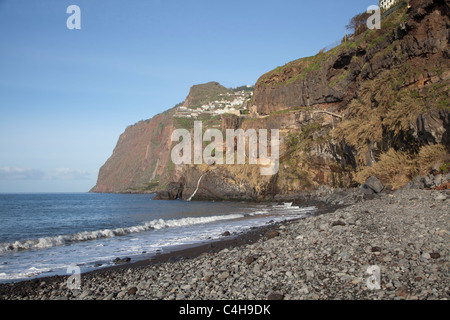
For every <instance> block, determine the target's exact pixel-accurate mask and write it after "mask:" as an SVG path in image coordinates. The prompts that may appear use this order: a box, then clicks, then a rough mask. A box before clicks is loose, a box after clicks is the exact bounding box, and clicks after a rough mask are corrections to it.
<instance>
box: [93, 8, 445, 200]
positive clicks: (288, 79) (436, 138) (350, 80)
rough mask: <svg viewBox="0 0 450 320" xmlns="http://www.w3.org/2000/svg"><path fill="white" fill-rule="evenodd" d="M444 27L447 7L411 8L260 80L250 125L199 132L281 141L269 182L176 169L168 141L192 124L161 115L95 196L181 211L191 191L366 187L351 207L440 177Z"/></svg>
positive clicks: (138, 128) (236, 168)
mask: <svg viewBox="0 0 450 320" xmlns="http://www.w3.org/2000/svg"><path fill="white" fill-rule="evenodd" d="M449 25H450V19H449V1H447V0H425V1H424V0H422V1H420V0H412V1H410V2H409V6H403V7H400V8H399V9H398V10H396V11H395V12H393V13H392V14H390V15H389V16H388V17H386V18H385V19H384V20H383V21H382V28H381V30H368V31H367V32H365V33H363V34H361V35H359V36H357V37H354V38H352V39H350V40H349V41H347V42H344V43H342V44H341V45H340V46H338V47H336V48H334V49H332V50H329V51H327V52H323V51H322V52H320V53H319V54H317V55H316V56H314V57H308V58H303V59H299V60H296V61H293V62H290V63H288V64H287V65H285V66H283V67H279V68H277V69H275V70H273V71H271V72H268V73H266V74H265V75H263V76H261V78H260V79H259V80H258V82H257V83H256V85H255V91H254V97H253V99H252V101H251V102H250V103H249V105H248V113H249V115H250V116H241V117H239V116H232V115H222V116H221V118H220V119H213V120H208V121H206V122H208V123H205V125H204V128H206V127H208V128H220V129H221V130H222V131H223V132H225V130H226V129H233V130H236V129H243V130H249V129H255V130H259V129H267V130H271V129H278V130H280V140H281V141H280V142H281V149H280V167H279V171H278V173H277V174H275V175H273V176H268V177H267V176H261V174H260V172H259V169H260V168H259V166H258V165H250V164H244V165H218V164H216V163H212V164H209V165H207V164H203V165H181V166H175V165H174V164H173V163H172V161H171V159H170V151H171V147H172V142H171V141H170V140H169V139H170V136H171V132H172V130H173V129H175V128H177V127H178V126H179V125H181V124H182V125H183V126H184V127H185V128H187V129H191V130H192V126H191V125H192V124H193V121H190V120H187V119H183V121H181V120H180V121H178V122H177V121H174V120H173V110H169V111H168V112H166V113H164V114H162V115H158V116H156V117H154V118H153V119H151V120H149V121H146V122H141V123H138V124H136V125H135V126H132V127H129V128H127V130H126V131H125V133H124V134H123V135H122V136H121V138H120V139H119V142H118V145H117V147H116V149H115V151H114V154H113V156H112V157H111V158H110V159H109V160H108V162H107V163H106V164H105V165H104V167H102V169H101V170H100V175H99V180H98V183H97V186H96V187H95V188H94V189H93V191H95V192H145V191H147V192H153V191H155V190H156V189H158V190H161V191H160V192H159V193H158V198H160V199H185V200H186V199H189V198H190V197H191V195H192V194H193V193H194V191H195V190H197V186H199V188H198V190H197V192H196V193H195V197H194V200H198V199H218V200H224V199H225V200H277V199H288V198H292V197H291V196H292V195H298V194H304V193H313V192H318V190H321V188H325V189H326V190H333V189H336V190H342V189H347V188H357V187H359V186H362V185H364V184H366V185H369V184H370V185H372V186H373V188H366V189H367V190H370V192H369V191H367V190H366V192H364V190H363V189H364V188H362V189H361V190H362V192H360V191H361V190H360V189H354V190H358V191H355V193H354V197H353V196H352V197H353V198H355V199H356V198H360V197H364V196H367V195H370V194H369V193H371V192H374V188H375V189H377V190H378V189H379V187H380V186H381V185H383V187H386V188H388V189H392V188H393V189H398V188H400V187H403V186H404V185H406V184H407V183H408V182H411V181H413V180H414V178H415V177H416V176H426V175H427V174H428V173H429V172H430V170H432V169H434V170H436V168H437V170H438V171H439V170H441V171H442V173H445V172H444V171H445V170H446V167H447V164H448V165H450V155H449V149H450V107H449V98H448V93H449V82H450V62H449V61H450V60H449V58H450V51H449V46H448V42H449V28H448V26H449ZM227 90H228V89H226V88H224V87H222V86H221V85H220V84H218V83H216V82H211V83H208V84H205V85H200V86H194V87H192V88H191V90H190V93H189V95H188V97H187V98H186V101H185V103H184V106H185V107H187V108H190V107H197V106H199V105H200V104H202V103H205V102H208V101H211V99H214V98H215V97H217V96H218V95H223V94H226V92H227ZM191 122H192V123H191ZM186 126H187V127H186ZM247 148H248V147H247ZM444 169H445V170H444ZM200 177H203V178H202V179H201V181H200V183H199V179H200ZM370 177H374V178H373V179H372V181H368V182H367V180H368V179H369V178H370ZM375 179H376V181H378V182H379V184H378V183H375V182H376V181H375ZM372 182H373V183H372ZM377 190H375V192H378V191H377ZM339 192H340V191H338V192H337V193H334V194H339Z"/></svg>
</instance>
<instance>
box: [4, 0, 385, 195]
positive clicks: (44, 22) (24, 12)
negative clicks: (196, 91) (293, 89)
mask: <svg viewBox="0 0 450 320" xmlns="http://www.w3.org/2000/svg"><path fill="white" fill-rule="evenodd" d="M372 4H377V2H376V1H365V0H346V1H335V0H333V1H331V0H330V1H328V0H323V1H299V0H294V1H290V0H289V1H288V0H277V1H264V0H258V1H253V0H241V1H234V0H232V1H215V0H183V1H180V0H128V1H125V0H120V1H119V0H108V1H106V0H70V1H66V0H0V114H1V115H0V192H87V191H89V189H90V188H91V187H93V186H94V185H95V183H96V179H97V174H98V169H99V168H100V167H101V166H102V165H103V164H104V162H105V161H106V160H107V159H108V158H109V157H110V156H111V154H112V151H113V149H114V147H115V144H116V142H117V140H118V138H119V135H120V134H121V133H122V132H123V131H124V129H125V128H126V127H127V126H128V125H131V124H134V123H136V122H138V121H140V120H145V119H149V118H151V117H152V116H154V115H155V114H158V113H160V112H162V111H164V110H167V109H169V108H171V107H173V106H174V105H175V104H177V103H178V102H181V101H183V100H184V99H185V97H186V95H187V94H188V92H189V88H190V87H191V86H192V85H194V84H199V83H205V82H209V81H218V82H220V83H221V84H222V85H224V86H226V87H234V86H237V85H246V84H254V83H255V82H256V81H257V79H258V78H259V76H261V75H262V74H264V73H266V72H268V71H270V70H272V69H274V68H276V67H277V66H281V65H284V64H285V63H287V62H289V61H292V60H295V59H298V58H301V57H306V56H311V55H315V54H316V53H317V52H318V51H319V50H320V49H321V48H323V47H325V46H327V45H329V44H331V43H333V42H334V41H336V40H340V39H341V38H342V37H343V36H344V33H345V25H346V24H348V21H349V20H350V18H351V17H352V16H353V15H355V14H356V13H359V12H362V11H365V10H366V9H367V8H368V7H369V5H372ZM70 5H78V6H79V7H80V9H81V30H69V29H68V28H67V26H66V21H67V19H68V18H69V16H70V14H67V13H66V9H67V7H68V6H70Z"/></svg>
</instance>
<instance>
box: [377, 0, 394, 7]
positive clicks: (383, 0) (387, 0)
mask: <svg viewBox="0 0 450 320" xmlns="http://www.w3.org/2000/svg"><path fill="white" fill-rule="evenodd" d="M395 3H397V0H380V2H379V7H380V8H383V9H389V8H390V7H392V6H393V5H394V4H395Z"/></svg>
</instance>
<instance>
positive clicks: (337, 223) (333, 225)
mask: <svg viewBox="0 0 450 320" xmlns="http://www.w3.org/2000/svg"><path fill="white" fill-rule="evenodd" d="M346 225H347V224H346V223H345V222H344V221H341V220H338V221H334V222H333V223H332V224H331V226H332V227H337V226H341V227H345V226H346Z"/></svg>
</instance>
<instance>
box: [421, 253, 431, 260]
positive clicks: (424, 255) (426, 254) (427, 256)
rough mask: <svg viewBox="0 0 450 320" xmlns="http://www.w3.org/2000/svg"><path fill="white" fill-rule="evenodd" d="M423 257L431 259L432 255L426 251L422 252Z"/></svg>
mask: <svg viewBox="0 0 450 320" xmlns="http://www.w3.org/2000/svg"><path fill="white" fill-rule="evenodd" d="M422 258H423V259H425V260H428V259H431V255H430V254H429V253H428V252H424V253H423V254H422Z"/></svg>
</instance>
